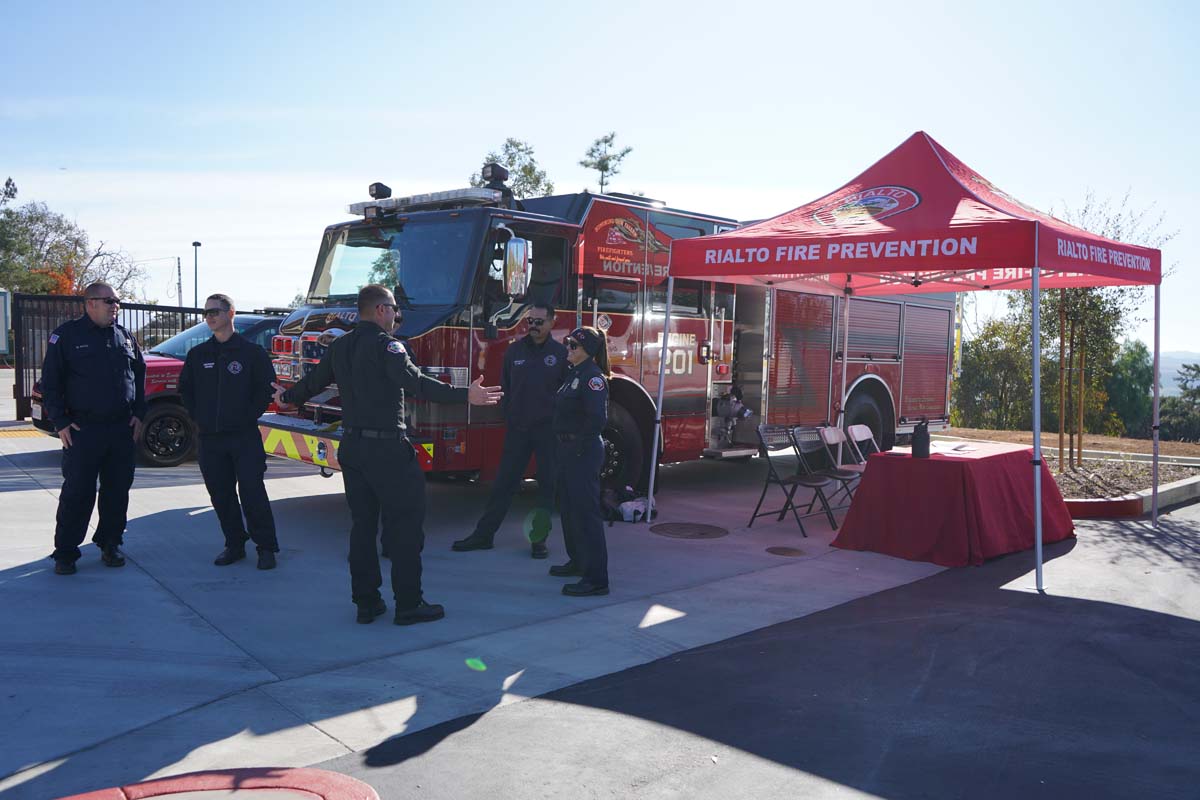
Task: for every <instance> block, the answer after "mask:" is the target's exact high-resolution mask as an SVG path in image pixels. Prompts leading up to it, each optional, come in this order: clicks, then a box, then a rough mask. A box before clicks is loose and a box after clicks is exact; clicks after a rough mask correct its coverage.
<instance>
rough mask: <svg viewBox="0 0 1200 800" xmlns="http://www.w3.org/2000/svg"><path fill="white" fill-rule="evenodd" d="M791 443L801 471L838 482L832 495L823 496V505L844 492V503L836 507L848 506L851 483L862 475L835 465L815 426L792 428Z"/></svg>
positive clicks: (851, 493) (856, 481)
mask: <svg viewBox="0 0 1200 800" xmlns="http://www.w3.org/2000/svg"><path fill="white" fill-rule="evenodd" d="M792 444H793V446H794V447H795V448H796V458H797V460H798V461H799V463H800V468H801V469H802V470H803V471H805V472H807V473H808V474H809V475H811V476H813V477H818V478H825V479H827V480H829V481H831V482H834V483H837V484H840V488H839V489H838V490H837V491H836V492H834V493H833V496H832V497H830V496H825V498H824V500H825V505H826V506H831V503H830V501H831V500H834V499H836V498H837V496H838V495H840V494H842V493H845V495H846V503H845V504H843V505H840V506H838V508H845V507H846V506H848V505H849V504H850V498H851V496H852V495H853V488H852V484H857V483H858V480H859V478H860V477H862V476H861V475H859V474H858V473H857V472H852V471H850V470H843V469H839V468H838V467H837V465H836V461H835V459H833V458H832V456H830V455H829V450H828V448H827V447H826V446H825V442H824V441H823V440H822V438H821V434H820V432H819V430H818V429H816V428H804V427H797V428H792ZM829 516H830V518H832V517H833V514H832V512H831V513H830V515H829ZM834 527H835V528H836V527H837V526H836V525H835V526H834Z"/></svg>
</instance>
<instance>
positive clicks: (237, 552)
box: [213, 547, 246, 567]
mask: <svg viewBox="0 0 1200 800" xmlns="http://www.w3.org/2000/svg"><path fill="white" fill-rule="evenodd" d="M245 557H246V548H244V547H226V548H225V549H224V550H222V551H221V555H219V556H217V557H216V558H215V559H213V563H214V564H216V565H217V566H218V567H228V566H229V565H230V564H232V563H233V562H235V561H241V560H242V559H243V558H245Z"/></svg>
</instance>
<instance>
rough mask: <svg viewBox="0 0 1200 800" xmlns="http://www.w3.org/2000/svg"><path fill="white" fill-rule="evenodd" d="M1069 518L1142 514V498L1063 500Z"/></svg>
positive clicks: (1104, 517) (1125, 517) (1116, 517)
mask: <svg viewBox="0 0 1200 800" xmlns="http://www.w3.org/2000/svg"><path fill="white" fill-rule="evenodd" d="M1063 502H1064V503H1066V504H1067V511H1069V512H1071V519H1129V518H1130V517H1140V516H1141V515H1142V498H1140V497H1118V498H1115V499H1110V500H1064V501H1063Z"/></svg>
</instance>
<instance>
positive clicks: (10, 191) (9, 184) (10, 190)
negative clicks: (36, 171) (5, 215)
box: [0, 178, 17, 207]
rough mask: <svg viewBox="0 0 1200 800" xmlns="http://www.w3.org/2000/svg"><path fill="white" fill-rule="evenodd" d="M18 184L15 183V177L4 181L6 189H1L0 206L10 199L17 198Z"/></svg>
mask: <svg viewBox="0 0 1200 800" xmlns="http://www.w3.org/2000/svg"><path fill="white" fill-rule="evenodd" d="M16 196H17V185H16V184H15V183H13V179H12V178H9V179H8V180H6V181H4V189H3V190H2V191H0V207H3V206H4V205H5V204H7V203H8V201H9V200H12V199H14V198H16Z"/></svg>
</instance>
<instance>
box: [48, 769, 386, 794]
mask: <svg viewBox="0 0 1200 800" xmlns="http://www.w3.org/2000/svg"><path fill="white" fill-rule="evenodd" d="M236 789H247V790H249V789H291V790H292V791H296V792H304V793H305V794H307V795H310V796H311V797H313V798H316V799H317V800H379V795H378V794H377V793H376V791H375V790H374V789H372V788H371V787H370V786H368V785H367V784H365V783H363V782H362V781H360V780H357V779H355V778H351V777H350V776H349V775H342V774H341V773H338V772H329V771H327V770H323V769H309V768H307V767H304V768H297V769H293V768H290V767H255V768H253V769H226V770H214V771H209V772H188V773H185V774H183V775H171V776H169V777H166V778H157V779H155V780H152V781H143V782H141V783H131V784H129V785H128V786H121V787H113V788H109V789H100V790H98V791H95V792H88V793H86V794H74V795H71V796H69V797H62V798H59V800H145V798H151V797H170V796H171V795H173V794H181V793H183V792H203V791H209V792H212V791H222V790H225V791H229V790H236Z"/></svg>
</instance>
